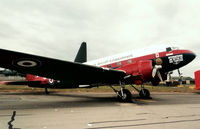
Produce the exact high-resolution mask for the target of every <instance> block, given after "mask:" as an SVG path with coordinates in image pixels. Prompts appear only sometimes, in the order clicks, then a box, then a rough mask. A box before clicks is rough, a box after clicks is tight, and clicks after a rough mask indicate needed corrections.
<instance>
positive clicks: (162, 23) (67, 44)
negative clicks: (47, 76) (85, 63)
mask: <svg viewBox="0 0 200 129" xmlns="http://www.w3.org/2000/svg"><path fill="white" fill-rule="evenodd" d="M82 41H86V42H87V44H88V60H92V59H97V58H101V57H104V56H109V55H113V54H116V53H120V52H124V51H127V50H131V49H139V48H143V47H146V46H149V45H159V44H170V45H171V44H172V45H174V46H180V47H181V48H185V49H190V50H192V51H194V52H195V53H196V54H197V55H200V1H197V0H162V1H161V0H160V1H158V0H32V1H30V0H0V48H4V49H10V50H15V51H21V52H26V53H32V54H37V55H42V56H47V57H53V58H59V59H62V60H70V61H72V60H73V59H74V57H75V55H76V52H77V50H78V48H79V45H80V44H81V42H82ZM155 50H156V49H155ZM198 69H200V67H199V57H197V58H196V59H195V61H193V62H192V63H190V64H189V65H187V66H186V67H184V68H182V72H183V73H184V75H186V76H193V73H194V71H196V70H198Z"/></svg>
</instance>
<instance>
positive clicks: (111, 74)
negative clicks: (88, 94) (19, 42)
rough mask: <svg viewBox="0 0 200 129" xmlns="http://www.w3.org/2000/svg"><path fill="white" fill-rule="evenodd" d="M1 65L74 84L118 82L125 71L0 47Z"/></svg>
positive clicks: (24, 72)
mask: <svg viewBox="0 0 200 129" xmlns="http://www.w3.org/2000/svg"><path fill="white" fill-rule="evenodd" d="M0 60H1V62H0V67H3V68H7V69H11V70H16V71H18V72H20V73H23V74H27V73H28V74H33V75H38V76H43V77H47V78H52V79H56V80H64V81H66V82H70V83H73V84H94V83H108V84H113V83H118V82H119V80H121V79H122V78H123V77H124V76H126V74H125V72H123V71H118V70H111V69H104V68H101V67H96V66H90V65H86V64H81V63H76V62H70V61H63V60H58V59H53V58H48V57H42V56H37V55H31V54H26V53H21V52H15V51H10V50H4V49H0Z"/></svg>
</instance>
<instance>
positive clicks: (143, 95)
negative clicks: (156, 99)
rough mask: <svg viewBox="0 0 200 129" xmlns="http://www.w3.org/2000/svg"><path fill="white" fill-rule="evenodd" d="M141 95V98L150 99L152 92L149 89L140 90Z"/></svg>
mask: <svg viewBox="0 0 200 129" xmlns="http://www.w3.org/2000/svg"><path fill="white" fill-rule="evenodd" d="M139 95H140V97H141V98H150V92H149V90H147V89H143V91H142V90H140V93H139Z"/></svg>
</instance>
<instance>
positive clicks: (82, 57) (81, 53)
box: [74, 42, 87, 63]
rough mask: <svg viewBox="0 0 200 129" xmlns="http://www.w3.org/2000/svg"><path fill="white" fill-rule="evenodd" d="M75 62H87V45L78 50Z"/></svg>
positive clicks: (82, 45) (83, 44)
mask: <svg viewBox="0 0 200 129" xmlns="http://www.w3.org/2000/svg"><path fill="white" fill-rule="evenodd" d="M74 62H78V63H84V62H87V44H86V42H83V43H82V44H81V46H80V48H79V50H78V53H77V55H76V58H75V60H74Z"/></svg>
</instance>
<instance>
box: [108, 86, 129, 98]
mask: <svg viewBox="0 0 200 129" xmlns="http://www.w3.org/2000/svg"><path fill="white" fill-rule="evenodd" d="M120 86H121V89H120V91H118V90H116V89H115V88H113V87H112V86H110V87H111V88H112V89H113V90H114V92H115V93H116V94H117V99H118V100H119V101H120V102H131V99H132V94H131V92H130V91H129V90H127V89H125V86H124V85H121V83H120Z"/></svg>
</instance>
